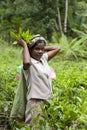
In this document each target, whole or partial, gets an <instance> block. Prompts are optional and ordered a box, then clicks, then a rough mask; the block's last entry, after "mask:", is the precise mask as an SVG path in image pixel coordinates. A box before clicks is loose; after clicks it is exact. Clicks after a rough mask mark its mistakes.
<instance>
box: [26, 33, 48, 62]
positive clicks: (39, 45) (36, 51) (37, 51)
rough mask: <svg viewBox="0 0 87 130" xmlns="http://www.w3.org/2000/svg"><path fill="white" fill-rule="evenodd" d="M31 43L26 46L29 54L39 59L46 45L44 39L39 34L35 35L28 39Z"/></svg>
mask: <svg viewBox="0 0 87 130" xmlns="http://www.w3.org/2000/svg"><path fill="white" fill-rule="evenodd" d="M30 42H31V44H30V45H29V46H28V48H29V51H30V55H31V57H33V58H34V59H36V60H40V58H41V57H42V55H43V53H44V47H45V45H46V40H45V39H44V38H43V37H42V36H40V35H36V36H35V37H33V38H32V39H31V40H30Z"/></svg>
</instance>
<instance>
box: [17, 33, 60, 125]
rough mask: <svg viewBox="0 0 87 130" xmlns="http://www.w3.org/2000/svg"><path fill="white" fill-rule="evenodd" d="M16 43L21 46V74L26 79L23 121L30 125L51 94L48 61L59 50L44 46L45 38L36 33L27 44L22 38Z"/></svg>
mask: <svg viewBox="0 0 87 130" xmlns="http://www.w3.org/2000/svg"><path fill="white" fill-rule="evenodd" d="M18 43H19V44H20V45H21V46H22V47H23V74H24V77H25V80H26V86H27V93H26V99H27V103H26V110H25V123H27V124H30V125H32V122H33V121H32V118H33V117H36V116H37V115H38V114H39V113H40V110H41V108H42V106H43V105H44V103H45V102H46V100H48V99H49V98H50V97H51V96H52V84H51V78H50V67H49V65H48V61H49V60H50V59H52V58H53V57H54V56H55V55H56V54H57V53H58V52H59V51H60V48H59V47H54V46H46V40H45V39H44V38H43V37H42V36H40V35H36V36H35V37H33V38H32V39H31V40H30V43H31V44H29V45H27V44H26V42H25V41H24V40H22V39H19V40H18Z"/></svg>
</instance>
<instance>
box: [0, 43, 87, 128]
mask: <svg viewBox="0 0 87 130" xmlns="http://www.w3.org/2000/svg"><path fill="white" fill-rule="evenodd" d="M20 51H21V50H20V48H15V47H12V46H7V45H6V44H0V61H1V64H0V91H1V93H0V125H5V124H6V125H7V126H8V128H7V129H9V130H31V129H32V128H30V127H29V126H26V125H25V124H24V122H19V121H15V120H11V119H10V118H9V115H10V111H11V108H12V103H13V99H14V95H15V92H16V89H17V84H18V81H17V80H16V79H15V76H16V73H17V72H16V67H17V66H19V65H20V64H21V58H20ZM14 62H15V64H14ZM49 64H50V65H51V66H52V67H53V68H54V69H55V72H56V79H53V80H52V83H53V97H52V98H51V99H50V100H49V101H48V102H49V103H48V104H46V105H45V106H44V108H43V110H42V113H41V115H42V116H43V117H44V120H40V122H39V124H38V125H37V126H34V128H36V127H38V128H40V129H41V130H52V129H54V130H86V129H87V96H86V95H87V65H86V64H87V62H86V61H81V62H76V61H63V62H61V61H58V62H57V59H56V60H55V59H53V60H51V61H50V62H49ZM37 120H38V117H36V118H35V119H34V122H35V121H37Z"/></svg>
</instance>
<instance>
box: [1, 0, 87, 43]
mask: <svg viewBox="0 0 87 130" xmlns="http://www.w3.org/2000/svg"><path fill="white" fill-rule="evenodd" d="M20 26H21V27H22V28H23V30H24V31H26V30H27V29H29V30H31V32H32V33H33V34H37V33H39V34H41V35H43V36H45V37H46V38H47V39H48V40H52V39H51V38H52V34H53V33H54V32H55V31H57V33H58V35H60V34H61V33H62V32H63V33H66V34H67V36H72V37H75V36H77V35H78V33H77V32H76V31H75V30H79V31H83V32H84V33H87V3H86V0H83V1H82V0H73V1H71V0H62V1H61V0H55V2H53V1H52V0H44V1H43V0H4V1H3V0H0V36H2V37H3V38H4V39H5V40H8V41H11V37H10V36H9V32H10V30H13V31H15V32H18V29H19V27H20ZM74 29H75V30H74Z"/></svg>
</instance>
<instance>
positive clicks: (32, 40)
mask: <svg viewBox="0 0 87 130" xmlns="http://www.w3.org/2000/svg"><path fill="white" fill-rule="evenodd" d="M38 40H42V41H44V43H45V44H46V40H45V38H44V37H42V36H41V35H40V34H37V35H35V36H34V37H33V38H32V39H30V44H29V45H28V46H29V48H31V47H33V46H34V45H35V44H36V42H37V41H38Z"/></svg>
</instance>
